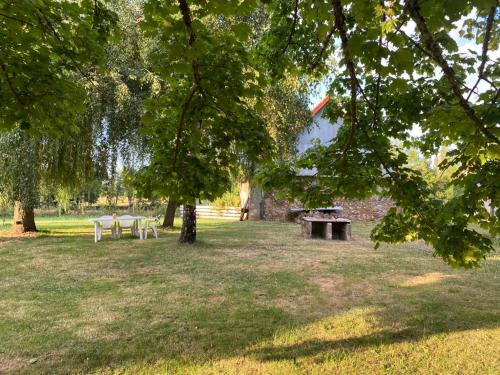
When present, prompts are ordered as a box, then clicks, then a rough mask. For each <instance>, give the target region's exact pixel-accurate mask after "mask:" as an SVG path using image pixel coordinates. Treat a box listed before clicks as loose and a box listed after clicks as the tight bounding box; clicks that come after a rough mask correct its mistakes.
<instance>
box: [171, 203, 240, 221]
mask: <svg viewBox="0 0 500 375" xmlns="http://www.w3.org/2000/svg"><path fill="white" fill-rule="evenodd" d="M183 211H184V207H183V206H181V207H180V214H181V216H182V213H183ZM196 217H199V218H212V219H231V220H237V219H239V218H240V208H239V207H226V208H217V207H213V206H209V205H196Z"/></svg>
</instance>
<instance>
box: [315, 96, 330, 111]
mask: <svg viewBox="0 0 500 375" xmlns="http://www.w3.org/2000/svg"><path fill="white" fill-rule="evenodd" d="M329 100H330V97H329V96H328V95H327V96H325V97H324V98H323V100H322V101H320V102H319V103H318V104H316V106H315V107H314V108H313V109H312V111H311V114H312V115H313V116H316V114H317V113H318V112H319V111H320V110H321V108H323V107H324V106H325V104H326V103H328V101H329Z"/></svg>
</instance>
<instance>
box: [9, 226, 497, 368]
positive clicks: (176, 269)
mask: <svg viewBox="0 0 500 375" xmlns="http://www.w3.org/2000/svg"><path fill="white" fill-rule="evenodd" d="M38 225H39V227H40V229H41V230H42V232H41V233H39V234H38V235H37V236H36V237H35V238H22V239H19V238H10V237H7V236H4V237H1V236H2V235H1V234H0V373H2V372H6V373H30V374H43V373H47V374H67V373H98V374H238V375H241V374H499V373H500V362H499V359H500V325H499V324H500V256H499V255H498V253H497V255H492V256H490V257H489V258H488V260H487V261H486V262H485V263H484V265H483V267H482V268H481V269H477V270H472V271H464V270H453V269H451V268H449V267H448V266H446V265H445V264H443V262H442V261H441V259H438V258H433V257H432V252H431V251H430V250H429V249H428V248H426V247H425V245H423V244H422V243H418V242H416V243H411V244H405V245H400V246H382V247H381V248H380V249H378V250H376V251H375V250H373V245H372V243H370V241H369V239H368V234H369V231H370V227H371V226H370V225H369V224H355V225H354V228H353V234H354V236H355V239H354V240H353V241H351V242H340V241H328V242H327V241H320V240H311V241H304V240H302V239H301V238H300V227H299V226H297V225H295V224H280V223H270V222H244V223H240V222H225V221H201V222H200V223H199V231H198V238H199V242H198V243H197V244H196V245H193V246H189V245H185V246H179V245H178V244H177V243H176V240H177V236H178V232H176V231H174V232H161V233H160V238H159V239H158V240H155V239H148V240H147V241H139V240H135V239H132V238H131V237H128V236H127V237H126V238H122V239H120V240H112V239H111V238H110V236H109V234H108V235H105V237H104V238H103V241H101V242H100V243H98V244H94V242H93V228H92V225H91V223H89V222H88V221H86V220H85V219H77V218H69V219H50V218H42V219H40V220H39V221H38Z"/></svg>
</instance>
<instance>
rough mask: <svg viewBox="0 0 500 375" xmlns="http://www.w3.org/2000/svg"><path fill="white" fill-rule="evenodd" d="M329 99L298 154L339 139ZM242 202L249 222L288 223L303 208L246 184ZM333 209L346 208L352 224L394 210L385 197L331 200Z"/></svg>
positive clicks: (319, 108)
mask: <svg viewBox="0 0 500 375" xmlns="http://www.w3.org/2000/svg"><path fill="white" fill-rule="evenodd" d="M328 101H329V97H328V96H327V97H326V98H324V99H323V100H322V101H321V102H319V103H318V104H317V105H316V106H315V107H314V108H313V110H312V116H313V123H312V124H311V126H309V127H308V128H306V129H304V131H303V132H302V133H301V134H300V135H299V137H298V139H297V152H298V153H303V152H305V151H306V150H307V149H308V148H310V147H311V146H312V145H313V143H315V142H320V143H321V144H328V143H329V142H330V141H331V140H332V139H333V138H335V137H336V135H337V132H338V129H339V127H340V126H341V125H342V120H339V121H337V122H336V123H334V124H332V123H331V122H330V121H329V120H328V119H327V118H324V117H323V111H324V108H325V104H326V103H328ZM315 172H316V171H315V170H311V169H301V170H299V171H298V174H299V175H300V176H304V177H307V176H312V175H314V174H315ZM240 198H241V202H242V204H245V202H247V201H248V205H247V208H248V218H249V220H272V221H286V220H289V219H290V218H291V217H292V216H291V210H290V209H293V208H302V204H301V203H300V202H298V201H296V202H292V203H290V202H288V201H287V200H283V199H276V197H275V194H274V193H273V192H263V191H262V189H260V188H258V187H255V186H249V185H248V183H246V184H243V185H242V188H241V193H240ZM331 205H332V206H341V207H342V208H343V214H342V216H344V217H347V218H350V219H353V220H377V219H380V218H382V217H383V216H384V215H385V214H386V213H387V211H388V210H389V208H391V207H393V206H394V205H393V203H392V201H391V200H390V199H386V198H382V197H371V198H368V199H365V200H346V199H332V204H331Z"/></svg>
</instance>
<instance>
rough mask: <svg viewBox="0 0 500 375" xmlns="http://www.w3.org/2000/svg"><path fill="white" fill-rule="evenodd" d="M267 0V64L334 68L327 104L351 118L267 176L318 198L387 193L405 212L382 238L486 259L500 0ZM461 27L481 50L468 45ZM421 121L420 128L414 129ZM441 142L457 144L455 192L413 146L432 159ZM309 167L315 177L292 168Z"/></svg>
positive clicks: (450, 256)
mask: <svg viewBox="0 0 500 375" xmlns="http://www.w3.org/2000/svg"><path fill="white" fill-rule="evenodd" d="M269 3H270V5H269V7H270V11H271V14H272V19H271V27H270V29H269V32H268V33H267V35H266V37H265V43H264V45H263V46H262V55H263V56H265V57H266V58H267V61H268V64H269V69H270V70H271V71H272V72H273V73H274V74H275V75H276V76H280V75H282V74H284V73H286V72H293V73H296V74H304V73H306V74H311V75H313V76H315V77H324V76H326V75H329V76H331V77H333V79H332V81H331V84H330V86H329V89H328V93H329V95H330V97H331V98H332V100H331V101H330V103H329V105H328V108H327V110H326V112H327V116H328V117H329V118H330V119H331V120H332V121H336V120H337V119H339V118H340V119H342V120H343V124H344V125H343V126H342V127H341V130H340V132H339V135H338V137H337V138H336V139H335V140H333V142H332V143H331V144H330V145H328V146H321V145H318V146H317V147H315V148H312V149H310V150H309V151H308V152H307V153H306V154H305V155H302V156H301V157H299V158H298V159H297V160H295V162H294V163H292V164H289V163H281V164H279V165H274V166H269V167H268V168H266V169H265V170H264V171H263V173H262V181H263V183H264V184H265V185H266V186H268V187H278V188H281V189H282V190H283V191H285V193H286V194H287V195H288V196H289V197H290V198H293V197H298V198H300V199H301V200H302V201H303V202H305V204H307V205H309V206H312V207H314V206H317V205H324V204H329V203H331V201H332V197H333V199H334V197H347V198H364V197H367V196H370V195H373V194H381V195H383V196H388V197H391V198H392V199H393V201H394V203H395V204H396V206H397V207H398V209H392V210H390V211H389V213H388V214H387V215H386V217H385V218H384V219H383V220H382V222H381V223H380V224H379V225H378V226H377V227H376V228H375V229H374V231H373V232H372V238H373V239H374V240H375V241H376V242H377V246H378V242H379V241H386V242H401V241H408V240H413V239H417V238H418V239H422V240H424V241H425V242H427V243H428V244H430V245H431V246H433V248H434V250H435V254H436V255H438V256H440V257H442V258H443V259H444V261H445V262H447V263H449V264H451V265H452V266H461V267H473V266H477V265H479V262H480V261H481V260H482V259H483V258H484V257H485V255H486V254H487V253H488V252H490V251H492V250H493V246H492V243H491V240H490V238H489V237H488V236H487V235H486V234H485V231H486V232H489V234H490V236H496V235H498V234H499V233H500V225H499V219H500V210H498V207H499V205H500V189H499V188H498V186H499V181H500V160H499V155H500V149H499V147H500V127H499V125H498V120H499V118H500V107H499V106H498V97H499V94H500V91H499V87H500V82H499V73H500V70H499V66H500V64H498V44H499V40H500V32H499V31H500V30H499V28H500V27H499V22H498V21H499V7H498V2H497V1H496V0H477V1H472V0H458V1H444V0H437V1H421V0H405V1H402V0H401V1H380V2H373V1H368V0H342V1H340V0H328V1H327V0H320V1H312V0H294V1H288V0H286V1H285V0H276V1H269ZM453 33H455V35H458V34H459V35H460V37H461V38H462V42H467V43H470V45H472V46H476V48H475V49H474V48H473V49H467V48H460V47H459V46H458V45H457V42H456V40H457V38H456V37H455V38H453V37H452V36H451V35H453ZM416 125H418V126H419V127H420V128H421V130H422V131H423V135H422V136H421V137H418V138H412V137H411V136H410V132H411V130H412V129H413V128H414V126H416ZM442 146H449V147H451V151H449V152H448V153H447V154H446V155H445V156H444V158H443V160H442V161H441V163H440V168H441V169H442V170H451V171H452V173H451V176H450V181H449V185H448V186H450V187H452V188H453V189H452V190H453V191H454V192H457V194H454V195H453V196H452V197H449V198H448V199H442V198H443V197H442V196H440V195H439V194H436V191H435V189H434V186H432V185H431V184H430V183H429V181H428V179H426V178H424V176H423V175H422V171H421V170H419V169H418V168H416V167H415V166H414V165H412V164H411V163H409V162H408V157H407V154H406V152H405V150H406V149H408V148H414V149H416V150H418V152H419V153H421V154H422V155H425V156H427V157H428V156H430V155H435V154H437V153H438V151H439V150H440V148H441V147H442ZM313 167H314V168H316V169H317V175H316V178H315V181H314V183H312V182H311V181H309V180H304V179H300V178H298V177H297V176H296V173H295V170H296V168H313ZM485 202H489V204H490V206H491V207H492V208H493V209H494V210H495V211H494V212H495V213H493V214H492V213H491V212H488V210H487V209H486V208H485V205H484V203H485ZM478 227H480V228H481V231H478V230H477V228H478Z"/></svg>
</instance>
